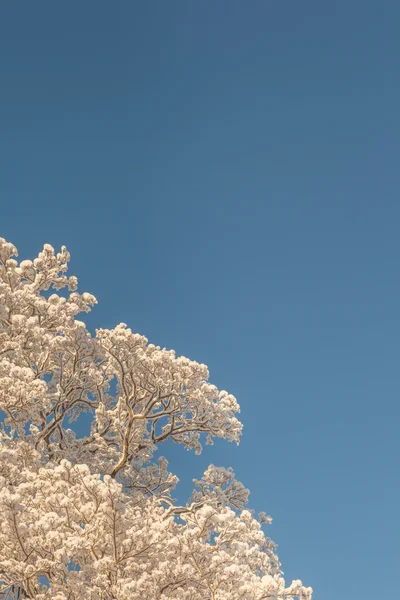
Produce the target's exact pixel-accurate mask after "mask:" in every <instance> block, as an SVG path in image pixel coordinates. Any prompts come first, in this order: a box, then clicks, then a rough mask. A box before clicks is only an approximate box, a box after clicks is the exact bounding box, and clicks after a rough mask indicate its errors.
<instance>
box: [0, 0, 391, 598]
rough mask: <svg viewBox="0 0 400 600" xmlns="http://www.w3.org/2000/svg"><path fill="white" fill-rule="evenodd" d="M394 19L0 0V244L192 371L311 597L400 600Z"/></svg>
mask: <svg viewBox="0 0 400 600" xmlns="http://www.w3.org/2000/svg"><path fill="white" fill-rule="evenodd" d="M399 19H400V5H399V3H398V2H396V1H394V0H384V1H383V2H372V1H368V0H367V1H365V0H363V1H361V0H346V1H341V0H339V1H337V2H321V1H320V0H319V1H317V0H310V1H307V2H278V1H275V2H273V1H272V0H270V1H266V0H263V1H261V0H252V1H251V2H238V1H234V0H230V1H229V2H227V1H225V2H212V1H208V0H203V1H202V2H183V1H182V0H180V1H179V2H177V1H175V0H169V1H168V2H164V1H161V0H154V1H153V2H128V1H121V2H114V3H110V2H104V1H102V0H96V2H94V1H89V0H88V1H86V2H76V1H70V2H64V3H61V2H57V3H55V2H50V1H47V0H43V1H42V2H19V3H16V2H8V3H2V5H1V7H0V77H1V94H0V110H1V136H0V160H1V163H0V164H1V177H0V199H1V200H0V202H1V213H0V223H1V231H0V235H1V236H3V237H6V238H8V239H9V240H11V241H13V242H14V243H15V244H16V245H17V246H18V247H19V249H20V254H21V256H22V257H24V258H27V257H31V256H32V255H33V254H35V253H36V252H37V251H38V250H39V249H40V247H41V245H42V244H43V243H44V242H49V243H51V244H53V245H54V246H56V247H59V246H60V245H61V244H66V245H67V246H68V248H69V249H70V251H71V253H72V267H71V271H72V272H73V273H74V274H76V275H77V276H78V277H79V279H80V285H81V290H82V291H90V292H92V293H94V294H95V295H96V296H97V297H98V300H99V305H98V307H97V308H96V309H95V311H94V313H92V315H90V317H89V319H88V323H89V325H90V327H95V326H102V327H108V326H113V325H115V324H116V323H118V322H119V321H124V322H126V323H128V324H129V325H130V326H131V327H132V328H133V329H134V330H136V331H138V332H140V333H144V334H145V335H146V336H147V337H149V338H150V340H151V341H152V342H155V343H158V344H160V345H165V346H168V347H173V348H175V349H176V350H177V351H178V352H179V353H181V354H185V355H187V356H189V357H191V358H193V359H196V360H199V361H200V362H205V363H206V364H208V365H209V367H210V370H211V375H212V381H213V382H214V383H216V384H217V385H218V386H220V387H222V388H225V389H228V390H229V391H230V392H232V393H234V394H235V395H236V396H237V398H238V399H239V401H240V404H241V407H242V420H243V422H244V432H243V439H242V443H241V445H240V446H239V448H236V447H233V446H231V445H229V444H224V443H218V444H216V446H214V447H213V448H207V451H206V452H205V454H204V455H203V456H201V457H194V456H192V455H190V454H188V453H185V452H184V451H183V449H178V450H179V452H178V451H177V449H171V448H167V449H166V451H168V456H169V457H170V459H171V466H172V468H173V470H175V471H177V473H178V475H180V476H181V478H182V487H181V490H180V492H179V493H180V494H183V493H184V492H185V491H186V490H187V489H189V481H190V478H191V477H198V476H199V475H200V474H201V472H202V470H203V469H204V468H205V466H206V465H207V464H208V463H209V462H214V463H215V464H224V465H227V466H228V465H231V466H233V467H234V470H235V472H236V474H237V476H238V478H239V479H241V480H242V481H243V482H244V483H245V485H246V486H248V487H250V489H251V497H250V499H251V505H252V506H253V507H254V508H255V509H257V510H264V509H265V510H266V511H267V512H269V513H270V514H272V516H273V517H274V523H273V525H272V526H271V527H270V528H269V532H270V535H271V537H272V538H273V539H274V540H276V541H277V542H278V543H279V551H280V557H281V560H282V562H283V565H284V570H285V574H286V576H287V577H288V578H293V577H300V578H302V579H303V580H304V581H305V583H306V584H307V585H312V586H313V587H314V589H315V598H316V600H317V599H318V598H321V599H322V598H323V599H324V600H337V598H338V597H340V599H341V600H354V598H363V600H376V599H377V598H389V597H391V596H392V594H396V592H397V591H398V562H399V558H400V551H399V542H398V540H399V536H400V519H399V512H398V506H399V501H400V485H399V475H398V472H399V468H398V466H399V446H400V442H399V433H398V431H399V417H400V410H399V368H398V360H399V350H400V320H399V294H400V286H399V267H398V263H399V251H400V242H399V233H398V232H399V219H400V206H399V179H400V176H399V168H398V157H399V150H400V147H399V146H400V143H399V142H400V132H399V126H400V119H399V111H398V107H399V100H400V84H399V81H400V79H399V55H400V41H399V36H398V28H399Z"/></svg>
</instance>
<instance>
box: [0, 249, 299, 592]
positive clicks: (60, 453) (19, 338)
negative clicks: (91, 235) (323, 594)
mask: <svg viewBox="0 0 400 600" xmlns="http://www.w3.org/2000/svg"><path fill="white" fill-rule="evenodd" d="M15 257H17V250H16V248H15V247H14V245H13V244H11V243H9V242H6V241H5V240H4V239H2V238H0V409H1V411H2V423H1V428H0V598H2V599H4V600H6V599H9V600H17V599H22V598H32V599H35V600H78V599H79V600H139V599H140V600H167V599H169V600H172V599H173V600H207V599H210V600H211V599H212V600H262V599H269V600H283V599H285V600H293V599H294V598H296V599H297V598H301V599H302V600H310V599H311V588H305V587H303V585H302V583H301V582H300V581H294V582H292V583H291V584H290V585H288V586H287V585H286V584H285V582H284V579H283V577H282V571H281V568H280V563H279V561H278V558H277V555H276V548H275V545H274V544H273V542H272V541H271V540H270V539H269V538H268V537H266V535H265V534H264V532H263V529H262V526H263V523H268V522H269V521H270V519H269V517H267V516H266V515H264V514H261V515H260V516H259V517H258V518H256V517H255V516H254V515H253V513H252V512H250V511H249V510H248V509H246V508H245V505H246V503H247V497H248V491H247V490H246V489H245V488H244V486H243V485H242V484H241V483H239V482H238V481H236V479H235V477H234V474H233V472H232V470H231V469H225V468H219V467H215V466H213V465H211V466H210V467H209V468H208V469H207V470H206V472H205V473H204V476H203V477H202V479H200V480H195V481H194V485H195V489H194V491H193V494H192V496H191V497H190V498H189V499H188V501H187V503H186V504H185V505H182V506H179V505H177V504H176V502H175V501H174V499H173V497H172V492H173V489H174V487H175V485H176V483H177V481H178V479H177V477H176V476H175V475H173V474H172V473H170V472H169V471H168V463H167V461H166V459H165V458H159V459H158V460H155V458H154V452H155V450H156V449H157V448H158V446H159V444H161V443H162V442H164V441H165V440H167V439H168V438H170V439H172V440H173V441H174V442H176V443H178V444H182V445H183V446H186V448H189V449H193V450H194V451H195V452H196V453H199V452H201V442H202V441H203V440H205V441H206V443H210V444H211V443H212V441H213V439H214V438H218V437H219V438H225V439H227V440H230V441H233V442H236V443H237V442H238V441H239V437H240V434H241V428H242V427H241V424H240V422H239V421H238V419H237V417H236V414H237V413H238V411H239V406H238V403H237V401H236V399H235V398H234V396H232V395H231V394H229V393H227V392H225V391H219V390H218V389H217V388H216V387H215V386H214V385H212V384H211V383H209V382H208V377H209V375H208V370H207V367H206V366H205V365H203V364H199V363H197V362H193V361H191V360H189V359H187V358H183V357H177V356H176V355H175V353H174V352H173V351H172V350H166V349H163V348H160V347H158V346H154V345H153V344H149V343H148V340H147V339H146V338H145V337H143V336H142V335H138V334H136V333H132V331H131V330H130V329H129V328H128V327H127V326H126V325H125V324H123V323H122V324H120V325H118V326H117V327H115V329H112V330H108V329H98V330H97V331H96V335H95V336H92V335H91V334H90V333H89V331H88V330H87V329H86V327H85V324H84V323H83V322H82V321H79V320H77V318H76V317H77V315H78V314H79V313H82V312H88V311H89V310H90V308H91V307H92V306H93V305H94V304H96V299H95V298H94V297H93V296H92V295H91V294H88V293H83V294H78V293H77V292H76V289H77V280H76V278H75V277H68V276H67V275H66V272H67V265H68V262H69V259H70V256H69V253H68V252H67V250H66V248H65V247H62V249H61V252H60V253H58V254H55V252H54V249H53V248H52V247H51V246H50V245H48V244H46V245H45V246H44V248H43V250H42V252H40V253H39V256H38V257H37V258H35V260H33V261H31V260H23V261H22V262H20V263H18V262H17V260H16V258H15ZM59 290H63V291H62V292H61V293H57V292H58V291H59ZM82 412H89V413H90V414H91V416H92V425H91V432H90V435H88V436H87V437H79V436H78V435H77V434H76V432H74V429H73V426H72V425H71V423H72V422H73V421H74V420H75V419H77V418H78V417H79V415H80V413H82Z"/></svg>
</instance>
